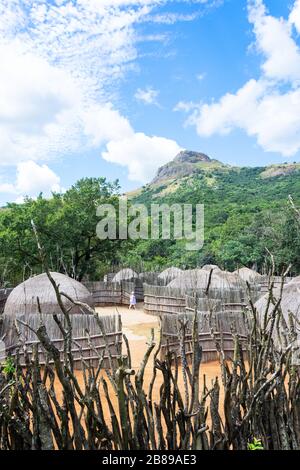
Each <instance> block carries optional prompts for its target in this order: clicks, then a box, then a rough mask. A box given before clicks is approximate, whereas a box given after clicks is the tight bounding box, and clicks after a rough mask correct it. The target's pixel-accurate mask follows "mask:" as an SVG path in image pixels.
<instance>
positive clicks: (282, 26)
mask: <svg viewBox="0 0 300 470" xmlns="http://www.w3.org/2000/svg"><path fill="white" fill-rule="evenodd" d="M248 11H249V21H250V23H252V24H253V30H254V33H255V36H256V43H255V45H256V48H257V50H258V51H259V52H260V53H262V54H263V55H264V56H265V61H264V63H263V65H262V70H263V73H264V75H265V77H267V78H270V79H275V80H288V81H298V80H300V50H299V47H298V45H297V44H296V42H295V41H294V39H293V37H292V27H291V23H290V22H289V21H287V20H284V19H283V18H275V17H274V16H271V15H269V14H268V12H267V9H266V7H265V5H264V3H263V1H262V0H251V1H249V2H248Z"/></svg>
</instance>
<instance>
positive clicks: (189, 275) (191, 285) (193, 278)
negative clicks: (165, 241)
mask: <svg viewBox="0 0 300 470" xmlns="http://www.w3.org/2000/svg"><path fill="white" fill-rule="evenodd" d="M209 275H210V272H209V271H206V270H203V269H189V270H187V271H183V272H182V273H181V274H180V275H179V276H177V277H176V279H174V280H173V281H171V282H170V283H169V284H168V286H169V287H176V288H181V289H205V288H206V287H207V285H208V280H209ZM210 287H211V288H212V289H225V290H230V289H238V288H246V284H245V282H244V281H243V280H242V279H240V278H239V277H238V276H237V275H235V274H233V273H229V272H226V271H220V272H219V271H213V272H212V276H211V283H210Z"/></svg>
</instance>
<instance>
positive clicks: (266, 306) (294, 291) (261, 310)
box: [255, 276, 300, 340]
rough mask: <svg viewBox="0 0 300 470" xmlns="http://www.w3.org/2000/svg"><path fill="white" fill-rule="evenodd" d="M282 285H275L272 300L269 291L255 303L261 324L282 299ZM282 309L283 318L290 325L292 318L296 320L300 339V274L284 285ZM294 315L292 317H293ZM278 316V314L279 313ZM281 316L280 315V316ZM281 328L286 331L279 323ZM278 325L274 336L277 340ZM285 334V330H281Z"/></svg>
mask: <svg viewBox="0 0 300 470" xmlns="http://www.w3.org/2000/svg"><path fill="white" fill-rule="evenodd" d="M280 291H281V289H280V287H275V288H274V289H273V292H272V301H271V302H270V301H269V293H266V294H265V295H263V296H262V297H261V298H260V299H258V301H257V302H256V303H255V308H256V310H257V314H258V318H259V320H260V322H261V324H263V323H264V319H265V318H266V317H267V316H271V314H272V311H273V310H274V306H275V305H276V303H277V301H278V300H279V299H280ZM280 311H281V312H282V315H283V318H284V320H285V322H286V324H287V325H288V324H289V323H290V320H291V319H292V320H293V321H294V322H296V331H297V336H298V340H299V339H300V333H299V331H300V329H299V321H300V276H298V277H296V278H294V279H293V280H292V281H290V282H288V283H287V284H285V285H284V287H283V289H282V299H281V302H280ZM291 316H292V318H291ZM277 317H278V315H277ZM278 318H279V317H278ZM279 328H280V330H282V331H284V330H285V328H282V326H280V325H279ZM277 329H278V328H277V327H276V328H275V329H274V338H275V340H276V338H277V336H278V334H277ZM281 334H283V332H281Z"/></svg>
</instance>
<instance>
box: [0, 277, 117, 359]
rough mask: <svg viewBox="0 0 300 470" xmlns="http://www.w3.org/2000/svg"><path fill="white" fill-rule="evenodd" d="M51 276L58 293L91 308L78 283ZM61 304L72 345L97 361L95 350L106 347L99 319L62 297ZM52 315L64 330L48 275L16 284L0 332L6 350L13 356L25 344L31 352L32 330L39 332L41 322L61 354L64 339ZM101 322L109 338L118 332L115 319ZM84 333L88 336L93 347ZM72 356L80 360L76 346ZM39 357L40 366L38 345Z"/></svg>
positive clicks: (35, 340)
mask: <svg viewBox="0 0 300 470" xmlns="http://www.w3.org/2000/svg"><path fill="white" fill-rule="evenodd" d="M51 276H52V278H53V279H54V281H55V283H56V285H57V286H58V287H59V291H60V292H61V293H65V294H67V295H68V296H69V297H70V298H72V299H73V300H75V301H80V302H83V303H85V304H88V305H89V306H92V305H93V299H92V296H91V294H90V292H89V291H88V289H87V288H86V287H85V286H83V285H82V284H81V283H80V282H78V281H76V280H74V279H72V278H70V277H68V276H65V275H63V274H60V273H51ZM37 298H39V303H40V308H41V313H40V312H39V310H38V303H37ZM62 301H63V303H64V305H65V307H66V308H67V309H68V311H69V315H70V319H71V322H72V334H73V339H74V344H75V342H77V343H78V344H80V347H81V348H82V349H83V350H84V357H85V359H87V360H94V359H95V360H96V359H97V355H95V349H99V350H100V351H101V350H103V348H105V345H104V339H103V335H102V332H101V328H100V326H99V322H98V320H97V319H96V318H95V316H94V315H93V314H91V313H89V312H88V310H87V309H83V308H82V307H80V306H77V305H74V304H73V303H72V302H71V301H69V300H67V299H66V298H65V297H63V296H62ZM54 314H55V315H57V317H58V319H59V320H60V321H61V323H62V324H63V325H64V327H66V319H65V317H64V315H63V313H62V311H61V309H60V306H59V304H58V301H57V297H56V293H55V290H54V288H53V286H52V284H51V282H50V280H49V278H48V276H47V274H40V275H38V276H35V277H32V278H30V279H27V280H26V281H25V282H22V283H21V284H19V285H18V286H17V287H16V288H15V289H13V290H12V292H11V293H10V295H9V297H8V299H7V302H6V304H5V308H4V312H3V324H2V332H1V333H2V335H3V336H4V342H5V345H6V348H7V351H8V352H9V353H10V354H12V355H14V354H15V353H16V350H17V349H18V348H19V347H20V345H24V344H26V345H27V348H28V351H29V353H30V352H31V351H32V348H33V345H34V344H39V341H38V338H37V336H36V334H35V333H34V331H36V330H37V329H38V327H39V326H40V324H41V323H42V324H44V325H45V327H46V330H47V333H48V335H49V337H50V339H51V340H52V341H53V343H54V344H55V345H56V346H57V347H58V349H60V350H61V351H62V350H63V338H62V334H61V332H60V329H59V327H58V325H57V324H56V322H55V321H54V318H53V315H54ZM101 322H102V324H103V327H104V329H105V331H106V333H107V334H108V335H110V334H111V333H112V334H113V333H116V332H117V330H118V326H117V323H116V320H115V319H114V317H111V318H107V317H105V318H104V317H103V318H102V319H101ZM15 324H17V327H18V329H19V333H20V336H19V335H18V334H17V330H16V327H15ZM87 332H88V333H89V335H90V340H91V342H92V347H91V346H90V342H89V341H90V340H89V339H88V335H87ZM76 351H77V353H76ZM74 354H75V360H76V359H77V360H78V361H79V359H80V354H81V353H80V351H79V348H78V346H77V347H75V346H74ZM39 357H40V363H41V364H43V363H44V361H45V351H43V349H42V347H41V345H39ZM22 360H23V361H24V358H23V359H22V358H21V362H22Z"/></svg>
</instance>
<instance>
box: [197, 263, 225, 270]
mask: <svg viewBox="0 0 300 470" xmlns="http://www.w3.org/2000/svg"><path fill="white" fill-rule="evenodd" d="M201 269H204V271H211V270H213V271H216V272H219V271H222V269H221V268H219V266H217V265H216V264H205V265H204V266H202V268H201Z"/></svg>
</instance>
